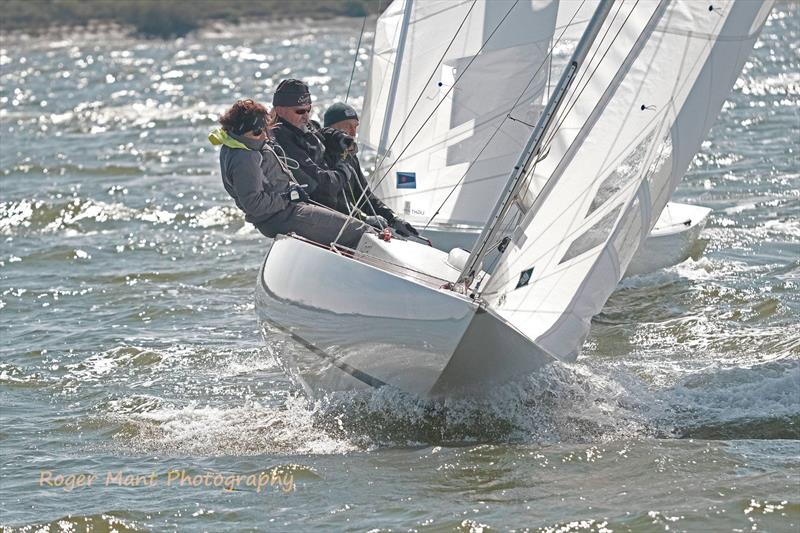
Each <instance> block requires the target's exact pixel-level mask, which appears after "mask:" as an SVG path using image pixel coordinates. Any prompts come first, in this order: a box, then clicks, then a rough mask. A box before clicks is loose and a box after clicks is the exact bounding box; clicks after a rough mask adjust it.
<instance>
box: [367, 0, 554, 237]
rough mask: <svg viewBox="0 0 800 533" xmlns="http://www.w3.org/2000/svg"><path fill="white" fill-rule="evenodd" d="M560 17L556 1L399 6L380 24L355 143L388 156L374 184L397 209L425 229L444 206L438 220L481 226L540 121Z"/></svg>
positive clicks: (454, 0) (423, 0) (422, 0)
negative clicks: (424, 223)
mask: <svg viewBox="0 0 800 533" xmlns="http://www.w3.org/2000/svg"><path fill="white" fill-rule="evenodd" d="M557 12H558V2H557V1H546V2H539V1H536V2H533V1H532V0H520V1H519V2H516V3H515V2H512V1H508V2H500V1H496V2H484V1H477V2H473V1H459V0H415V1H412V0H406V1H395V2H394V3H393V4H392V5H391V6H390V7H389V8H388V9H387V11H386V12H384V14H383V15H381V17H380V18H379V19H378V26H377V29H376V35H375V48H374V51H373V59H372V65H371V69H370V78H369V80H368V85H367V95H366V99H365V111H364V114H363V115H364V116H363V117H362V119H363V120H362V126H361V133H360V135H361V139H362V140H364V141H365V142H366V143H367V144H369V145H371V146H373V147H375V148H379V149H380V150H381V151H383V153H385V154H386V156H387V157H386V160H385V162H384V164H383V165H382V167H381V168H379V169H377V172H376V173H375V174H374V175H373V176H372V181H373V183H374V184H377V185H375V187H376V192H377V195H378V196H379V197H380V198H382V199H383V200H384V201H385V202H386V203H387V204H388V205H389V206H390V207H391V208H392V209H394V210H395V211H397V212H399V213H404V214H405V215H407V216H409V215H410V216H411V217H412V218H416V219H417V220H427V218H428V217H430V216H431V215H433V213H434V212H435V211H436V209H437V208H438V207H439V206H440V205H441V204H442V202H443V201H444V200H445V198H446V197H447V196H448V195H450V199H449V200H448V201H447V202H446V203H445V205H444V206H443V209H442V212H441V219H442V220H447V221H448V222H452V223H459V224H471V225H483V224H485V222H486V219H487V218H488V215H489V211H490V210H491V208H492V206H493V205H494V203H495V201H496V198H497V191H498V190H500V189H501V188H502V186H503V184H504V183H505V179H506V177H507V173H508V169H509V168H510V167H511V166H512V165H513V163H514V161H515V160H516V158H517V157H518V155H519V152H520V151H521V149H522V147H523V146H524V144H525V140H526V139H527V137H528V135H529V133H530V126H528V125H526V124H525V123H528V124H530V123H533V122H535V121H536V119H537V117H538V115H539V113H540V111H541V108H542V100H543V95H544V93H545V86H546V82H547V75H548V70H549V69H548V63H547V54H548V51H549V47H550V43H551V40H552V37H553V30H554V28H555V24H556V15H557ZM404 15H406V16H407V17H408V19H407V20H408V23H407V26H406V27H405V34H403V31H404V30H403V26H404V25H403V17H404ZM501 21H502V24H501ZM462 24H463V26H462ZM460 26H462V27H461V28H460V29H459V27H460ZM495 30H497V31H495ZM493 32H494V34H493ZM490 36H491V37H490ZM401 37H402V39H401ZM451 40H452V41H453V42H452V44H450V43H451ZM401 41H402V46H401ZM448 46H449V48H448ZM445 50H447V52H446V53H444V52H445ZM443 53H444V59H442V54H443ZM398 56H401V60H400V61H399V62H398V61H397V58H398ZM440 59H442V61H441V64H439V60H440ZM467 67H468V68H467ZM395 69H399V71H397V72H395ZM537 70H538V73H537ZM534 73H537V74H536V75H535V76H534ZM393 80H396V86H395V87H392V85H393V84H392V81H393ZM456 80H458V82H457V83H456ZM454 84H455V85H454ZM392 91H394V92H392ZM418 98H419V99H418ZM415 102H416V105H415ZM515 103H516V105H515ZM412 109H413V111H412ZM387 113H388V114H389V116H388V118H387ZM509 113H510V114H511V116H512V117H513V118H514V119H516V120H517V121H514V120H505V121H504V122H503V120H504V119H505V118H506V116H507V115H508V114H509ZM429 116H430V118H429ZM501 122H503V124H502V126H501V127H499V129H498V126H499V125H500V124H501ZM490 139H491V140H490ZM484 146H486V147H485V148H484ZM481 150H482V151H481ZM381 157H382V154H381V153H379V155H378V158H379V159H380V158H381ZM473 161H474V165H472V166H471V167H470V165H471V164H472V163H473ZM390 166H391V170H390V171H388V173H387V169H389V167H390ZM384 174H386V177H385V178H384V179H382V180H381V178H382V177H383V176H384ZM379 180H380V181H379ZM462 191H464V192H467V193H464V194H462Z"/></svg>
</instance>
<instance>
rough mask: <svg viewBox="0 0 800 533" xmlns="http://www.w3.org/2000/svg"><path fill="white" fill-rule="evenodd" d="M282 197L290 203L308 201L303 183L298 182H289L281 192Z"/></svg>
mask: <svg viewBox="0 0 800 533" xmlns="http://www.w3.org/2000/svg"><path fill="white" fill-rule="evenodd" d="M282 196H283V197H284V198H286V199H287V200H289V201H290V202H292V203H295V204H296V203H298V202H308V193H307V192H306V190H305V185H300V184H298V183H290V184H289V188H288V189H286V192H285V193H283V194H282Z"/></svg>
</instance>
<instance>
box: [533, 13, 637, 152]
mask: <svg viewBox="0 0 800 533" xmlns="http://www.w3.org/2000/svg"><path fill="white" fill-rule="evenodd" d="M638 5H639V0H636V3H635V4H634V5H633V7H632V8H631V10H630V11H629V12H628V15H627V16H626V17H625V20H623V21H622V24H620V26H619V29H618V30H617V33H616V34H615V35H614V38H613V39H611V42H610V43H609V44H608V48H606V50H605V52H603V55H602V56H601V57H600V60H599V61H598V62H597V64H596V65H595V66H594V70H592V72H591V74H589V77H588V79H587V80H586V83H585V84H584V85H583V87H581V88H580V91H579V92H577V94H576V95H575V97H574V98H572V99H571V102H570V103H569V104H568V105H567V106H565V108H564V112H563V114H561V116H560V117H558V120H557V122H556V125H555V127H554V128H553V130H552V131H551V133H550V135H549V136H548V138H547V140H546V141H545V143H544V145H545V146H549V145H550V143H552V142H553V139H555V136H556V133H557V132H558V130H559V129H560V128H561V126H563V125H564V122H565V121H566V120H567V116H568V115H569V114H570V113H571V112H572V109H573V108H574V107H575V105H576V104H577V103H578V100H579V99H580V97H581V96H582V95H583V92H584V91H585V90H586V88H587V87H588V86H589V82H590V81H592V78H594V75H595V74H596V73H597V70H598V69H599V68H600V65H602V64H603V60H604V59H605V58H606V56H607V55H608V52H609V51H610V50H611V47H612V46H613V45H614V43H615V42H616V41H617V38H618V37H619V36H620V34H621V33H622V30H623V28H625V25H626V24H627V23H628V20H629V19H630V18H631V15H633V12H634V10H635V9H636V6H638ZM621 9H622V4H620V8H619V9H618V10H617V12H616V13H615V14H614V19H616V17H617V15H618V14H619V12H620V10H621ZM614 19H612V20H611V23H610V24H609V27H608V28H607V29H606V35H607V34H608V31H610V30H611V26H613V24H614ZM606 35H603V39H605V37H606ZM601 42H602V41H601ZM599 49H600V47H599V46H598V49H597V50H595V53H594V54H593V55H592V59H591V60H589V62H587V63H586V65H587V67H586V70H584V72H583V74H582V75H581V78H580V80H579V83H577V84H575V90H576V91H578V86H579V84H580V83H581V82H583V78H584V77H586V74H587V73H588V72H589V68H590V67H589V66H590V65H591V63H592V61H594V58H595V56H596V55H597V53H598V52H599Z"/></svg>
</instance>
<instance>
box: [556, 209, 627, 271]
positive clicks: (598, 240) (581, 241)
mask: <svg viewBox="0 0 800 533" xmlns="http://www.w3.org/2000/svg"><path fill="white" fill-rule="evenodd" d="M620 209H622V204H620V205H618V206H617V207H615V208H614V209H612V210H611V211H610V212H608V213H606V215H605V216H604V217H603V218H601V219H600V220H598V221H597V222H596V223H595V224H594V225H593V226H592V227H591V228H589V229H588V231H586V233H584V234H583V235H581V236H580V237H578V238H577V239H575V240H574V241H572V244H571V245H570V247H569V249H568V250H567V253H565V254H564V257H562V258H561V261H559V262H558V264H561V263H563V262H565V261H569V260H570V259H572V258H574V257H578V256H579V255H581V254H583V253H585V252H588V251H589V250H591V249H592V248H594V247H596V246H600V245H601V244H603V243H604V242H606V239H608V236H609V234H610V233H611V230H612V229H613V228H614V222H615V221H616V220H617V215H619V211H620Z"/></svg>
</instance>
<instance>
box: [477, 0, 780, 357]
mask: <svg viewBox="0 0 800 533" xmlns="http://www.w3.org/2000/svg"><path fill="white" fill-rule="evenodd" d="M771 7H772V2H771V1H767V2H763V3H762V2H751V1H748V0H738V1H734V0H728V1H722V0H720V1H717V0H713V1H710V2H699V1H696V0H686V1H673V2H670V1H666V0H665V1H660V2H656V1H645V0H640V1H622V2H616V3H615V4H614V6H613V10H612V12H611V14H610V15H609V16H608V17H607V19H606V20H605V22H604V25H603V29H602V31H601V33H600V35H601V37H600V38H598V39H596V40H595V42H594V44H593V45H592V47H591V49H590V50H589V53H588V55H587V59H586V61H584V62H583V64H581V65H579V68H578V70H577V72H576V75H575V78H574V79H575V82H574V83H573V84H572V85H571V87H570V88H569V91H568V93H567V95H566V99H565V100H564V102H563V105H562V107H561V111H560V112H559V114H558V116H557V117H556V120H555V121H554V126H552V127H551V128H550V133H549V135H547V136H546V139H547V141H546V145H545V146H543V147H542V149H541V153H543V154H546V156H545V157H544V158H543V159H542V160H540V161H539V162H538V163H535V164H532V165H531V167H530V168H528V169H527V174H526V175H525V180H526V182H525V183H526V187H524V188H523V189H522V190H521V192H520V193H519V194H518V195H517V196H516V197H515V198H513V199H512V200H513V201H514V202H515V203H516V207H517V208H518V209H519V210H520V211H519V212H521V214H517V215H515V216H517V217H518V218H517V220H516V221H515V222H516V224H515V229H514V230H513V231H511V232H509V233H508V236H509V237H510V244H509V245H508V247H507V249H506V251H505V253H504V254H503V256H502V258H501V260H500V262H499V264H498V265H497V267H496V269H495V271H494V275H493V276H492V277H491V279H489V280H488V281H487V282H486V283H485V285H484V287H483V288H482V292H481V297H482V298H483V301H484V302H485V304H486V305H488V306H489V307H490V308H491V309H493V310H494V311H495V312H496V313H497V314H499V315H500V316H502V317H503V318H504V319H505V320H507V321H508V322H509V323H510V324H511V325H513V326H514V327H516V328H517V329H518V330H519V331H520V332H522V333H524V334H525V335H526V336H527V337H529V338H530V339H533V340H535V341H536V343H537V344H538V345H539V346H540V347H542V348H544V349H546V350H548V351H549V352H550V353H552V354H553V355H555V356H556V357H559V358H560V359H562V360H570V359H574V358H575V357H577V354H578V352H579V350H580V347H581V345H582V344H583V341H584V340H585V338H586V335H587V334H588V331H589V325H590V320H591V317H592V316H593V315H595V314H597V313H598V312H599V311H600V309H601V308H602V306H603V304H604V303H605V301H606V300H607V298H608V297H609V295H610V294H611V292H612V291H613V290H614V287H615V286H616V284H617V283H618V282H619V280H620V279H621V277H622V275H623V273H624V272H625V268H626V267H627V265H628V263H629V262H630V260H631V257H632V256H633V254H634V253H635V251H636V249H637V248H638V246H639V244H640V243H641V242H642V241H643V239H644V238H645V237H646V236H647V234H648V232H649V231H650V229H651V228H652V226H653V224H654V223H655V220H656V219H657V217H658V214H659V213H660V212H661V210H662V209H663V207H664V205H666V203H667V201H668V200H669V197H670V195H671V194H672V192H673V191H674V189H675V187H676V186H677V181H678V180H679V179H680V177H681V176H683V174H684V173H685V172H686V170H687V168H688V166H689V163H690V162H691V160H692V158H693V157H694V155H695V153H696V152H697V150H698V149H699V147H700V144H701V142H702V140H703V138H704V137H705V135H706V133H707V132H708V130H709V129H710V128H711V126H712V125H713V123H714V121H715V119H716V116H717V113H718V112H719V110H720V108H721V107H722V104H723V102H724V100H725V97H726V96H727V94H728V92H729V91H730V88H731V87H732V85H733V83H734V82H735V81H736V78H737V76H738V75H739V72H740V71H741V68H742V66H743V64H744V62H745V60H746V59H747V57H748V55H749V54H750V51H751V49H752V47H753V45H754V43H755V40H756V38H757V36H758V34H759V32H760V30H761V27H762V26H763V24H764V22H765V20H766V18H767V16H768V14H769V12H770V10H771ZM519 212H518V213H519ZM508 222H509V221H508V220H505V221H501V223H503V224H507V223H508ZM480 244H481V243H479V245H480ZM483 244H485V243H483Z"/></svg>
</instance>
